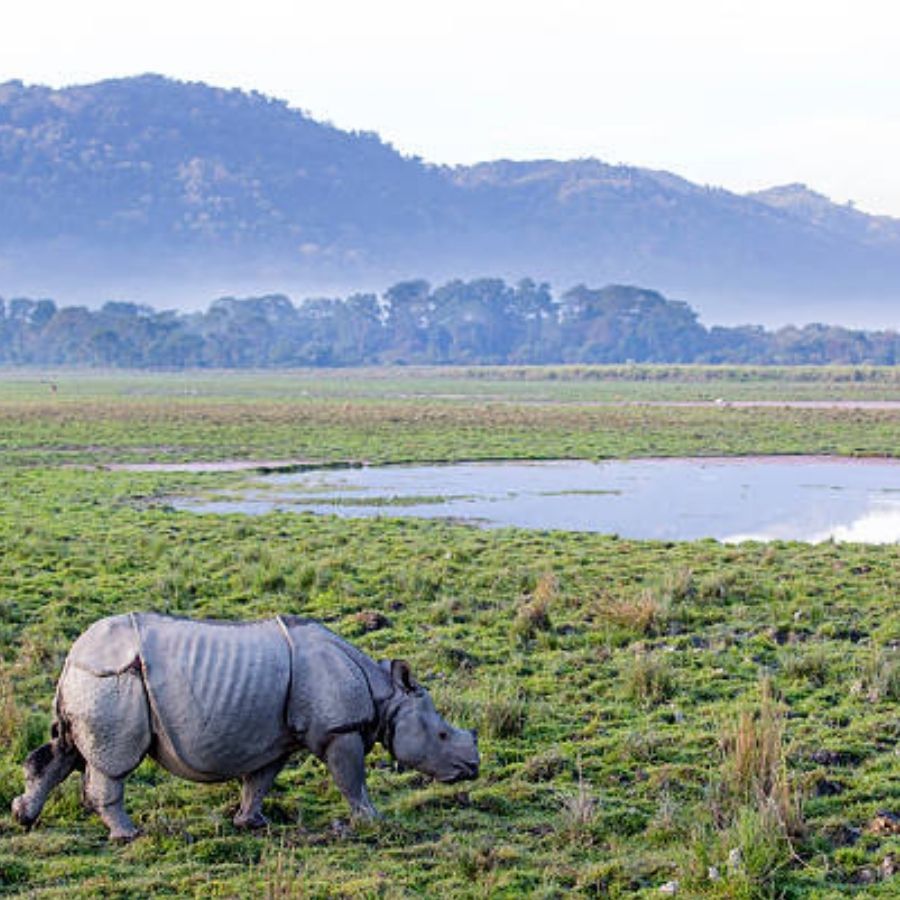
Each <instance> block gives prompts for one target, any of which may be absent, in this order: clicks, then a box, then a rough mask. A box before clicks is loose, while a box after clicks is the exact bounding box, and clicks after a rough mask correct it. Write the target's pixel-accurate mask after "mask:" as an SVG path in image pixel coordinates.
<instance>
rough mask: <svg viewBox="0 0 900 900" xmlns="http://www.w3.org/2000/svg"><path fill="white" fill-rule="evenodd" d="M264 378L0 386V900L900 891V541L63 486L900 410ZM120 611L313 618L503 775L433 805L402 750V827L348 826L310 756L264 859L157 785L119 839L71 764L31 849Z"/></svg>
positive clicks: (842, 433)
mask: <svg viewBox="0 0 900 900" xmlns="http://www.w3.org/2000/svg"><path fill="white" fill-rule="evenodd" d="M167 377H168V376H167ZM173 377H174V376H173ZM254 377H255V376H247V378H248V379H249V380H248V381H246V382H240V383H238V382H237V381H236V382H234V385H235V387H234V394H233V395H230V396H223V397H222V398H220V399H216V398H213V399H209V398H206V399H203V400H196V401H195V400H189V399H183V400H180V399H177V398H172V397H169V398H165V397H162V396H160V397H156V398H154V399H152V400H148V399H147V398H146V397H136V396H134V395H127V396H125V395H120V394H118V393H117V391H118V390H119V388H120V387H121V385H122V383H123V380H122V379H120V378H116V379H113V380H111V381H109V382H106V381H102V380H97V381H96V383H95V385H94V387H92V388H91V390H90V391H89V392H88V393H87V394H86V395H85V396H84V397H81V398H80V399H78V400H71V401H66V402H65V403H64V404H59V406H61V407H63V408H64V410H63V411H62V412H61V411H60V409H59V407H58V406H54V405H53V401H52V399H51V398H40V399H38V398H33V397H18V398H17V397H12V396H10V393H9V392H7V390H6V387H5V386H4V387H3V388H2V389H0V440H2V441H3V446H4V448H5V450H4V454H3V461H2V465H0V497H3V501H2V507H0V547H2V554H0V809H2V810H4V812H0V893H6V894H9V895H17V894H20V895H23V896H38V897H60V898H62V897H67V898H69V897H96V896H99V897H143V896H199V897H246V896H270V897H291V896H298V897H300V896H312V897H330V896H373V897H377V896H385V897H395V896H444V897H448V896H454V897H455V896H462V897H481V896H499V897H521V896H542V897H562V896H565V895H568V894H572V893H574V894H576V895H583V896H634V895H637V896H640V895H644V896H647V897H656V896H661V895H660V894H659V891H658V888H659V886H660V885H662V884H664V883H665V882H668V881H670V880H672V879H677V880H678V881H679V882H680V884H681V889H680V895H681V896H690V897H709V898H743V897H747V898H750V897H807V896H809V897H822V898H825V897H844V896H848V897H849V896H866V897H870V896H871V897H885V898H886V897H890V896H896V891H897V887H898V882H897V880H896V879H894V880H893V881H891V880H889V879H888V880H884V879H882V878H881V873H882V866H883V864H884V861H885V859H886V858H888V857H889V856H890V855H891V854H894V855H895V856H896V855H897V854H898V853H900V837H898V836H897V835H891V834H888V833H884V832H883V831H882V830H879V829H877V828H873V829H872V830H870V829H869V826H870V824H872V823H873V822H874V820H875V816H876V813H877V812H878V811H879V810H889V811H893V812H900V756H898V754H897V752H896V747H897V743H898V738H900V717H898V712H897V710H898V703H900V614H898V611H897V597H898V595H900V548H898V547H896V546H881V547H864V546H853V545H833V544H822V545H817V546H807V545H802V544H772V545H760V544H747V545H740V546H730V547H726V546H722V545H719V544H716V543H714V542H711V541H703V542H696V543H655V542H639V541H626V540H617V539H614V538H609V537H602V536H598V535H589V534H564V533H547V532H527V531H520V530H515V529H505V530H493V531H482V530H478V529H475V528H470V527H462V526H453V525H449V524H445V523H440V522H428V521H414V520H403V519H392V518H384V519H378V520H343V519H338V518H335V517H316V516H313V515H311V514H308V513H292V514H286V513H280V514H272V515H267V516H261V517H248V518H245V517H240V516H221V517H219V516H192V515H190V514H187V513H179V512H173V511H170V510H166V509H165V508H161V507H159V506H157V505H155V504H154V503H148V502H147V501H148V500H152V498H154V497H157V496H160V495H164V494H167V493H170V492H177V491H195V490H198V489H199V490H214V489H220V488H222V487H223V486H226V485H229V484H232V483H234V481H235V479H236V476H230V475H222V474H220V475H198V474H165V475H164V474H147V473H129V472H106V471H100V470H95V469H91V468H88V469H82V468H71V467H66V466H65V465H61V463H65V462H68V461H70V460H73V459H74V460H77V461H79V462H81V463H86V462H90V461H93V460H97V459H100V460H110V459H121V458H131V459H146V458H165V457H171V456H179V455H180V456H182V457H183V458H192V457H195V458H227V457H230V456H243V457H244V458H249V457H252V456H254V455H256V454H259V455H260V456H265V457H269V458H271V457H275V456H283V457H284V458H298V457H303V456H306V455H309V456H313V455H315V457H316V458H319V459H324V460H335V459H342V458H359V457H363V458H372V459H385V460H394V459H409V458H412V459H429V458H430V459H442V458H443V459H448V458H456V457H466V456H471V457H473V458H478V457H481V458H483V457H484V456H489V455H497V456H504V455H507V456H523V455H524V456H527V455H531V454H536V453H540V454H544V455H548V456H568V455H578V454H580V453H587V454H588V455H596V453H597V452H598V451H600V450H601V449H602V450H604V451H605V452H607V453H609V454H610V455H620V454H623V453H644V454H647V453H652V452H663V451H664V450H666V449H668V450H669V451H671V452H679V450H678V448H684V447H693V448H695V449H696V450H697V452H713V451H716V452H729V451H730V450H733V448H751V449H753V450H755V451H760V450H761V449H763V448H764V447H768V448H772V451H771V452H778V450H781V451H784V450H785V449H791V448H804V449H807V450H809V449H812V448H813V447H815V446H817V444H821V445H824V446H827V447H831V448H832V449H831V452H837V451H840V450H841V449H844V450H846V451H847V452H882V453H894V452H896V447H897V446H900V441H898V440H897V438H898V437H900V435H898V415H897V414H896V413H890V412H883V413H881V414H880V415H878V416H871V415H869V414H866V415H862V414H860V413H858V412H846V411H845V412H842V413H840V414H838V413H826V412H822V411H802V412H803V413H804V415H802V416H801V415H795V414H796V413H798V412H799V411H791V415H784V416H780V415H773V413H772V411H770V410H764V411H762V410H752V411H745V410H741V411H738V410H710V411H706V410H704V411H702V412H703V416H702V417H701V416H699V415H698V416H697V417H696V418H695V417H693V415H692V414H693V413H694V412H699V411H687V412H688V414H687V415H684V413H685V411H684V410H678V411H677V414H676V412H675V411H672V410H665V409H663V410H657V409H653V410H651V411H650V412H649V413H647V414H646V417H644V414H645V411H641V412H640V414H638V413H634V412H633V411H621V410H615V411H614V412H615V415H613V414H612V413H610V412H609V411H600V412H597V411H596V410H594V409H592V408H570V406H569V405H568V404H567V403H566V404H547V405H546V407H543V408H540V409H538V410H537V412H535V408H534V406H533V405H527V406H526V405H519V404H508V403H504V404H497V405H494V404H486V405H485V404H482V403H481V401H479V400H477V399H476V400H472V399H461V400H456V401H449V400H447V401H441V402H440V403H438V402H437V401H435V402H434V403H431V402H426V403H414V402H412V401H410V400H403V399H397V398H393V397H387V398H384V397H382V398H370V399H365V398H363V399H358V400H342V401H341V402H340V403H338V402H336V401H333V400H328V399H322V398H312V399H311V398H296V399H291V400H277V401H276V400H272V399H268V396H267V389H263V388H262V387H260V384H259V383H258V382H253V381H252V379H253V378H254ZM266 377H267V378H268V376H266ZM342 377H343V376H334V380H335V381H338V380H340V378H342ZM126 380H127V379H126ZM165 381H166V379H165V378H161V379H159V381H157V380H155V379H153V378H148V379H147V381H146V383H147V384H148V385H149V386H150V387H151V388H152V387H153V385H158V384H160V383H163V382H165ZM64 389H65V387H64V386H63V388H62V389H61V393H62V392H63V390H64ZM335 389H336V390H337V386H335ZM222 390H224V388H222ZM242 391H246V392H248V393H253V392H255V391H259V393H258V395H256V396H254V397H253V398H248V397H241V396H240V395H241V393H242ZM58 397H59V395H57V399H58ZM779 412H781V411H779ZM707 413H709V414H715V415H710V416H709V418H706V416H707ZM745 413H746V415H745ZM620 414H621V415H622V416H623V418H618V416H619V415H620ZM723 414H724V415H723ZM595 416H596V417H597V418H594V417H595ZM632 416H637V418H632ZM598 431H602V432H603V433H602V434H598V433H597V432H598ZM714 436H715V440H713V437H714ZM485 443H487V444H488V446H484V444H485ZM819 449H821V448H819ZM588 451H591V452H590V453H588ZM239 477H240V478H244V477H245V476H239ZM386 511H388V512H389V510H386ZM130 609H155V610H160V611H170V612H176V613H179V614H186V615H196V616H216V617H225V618H252V617H259V616H265V615H270V614H272V613H274V612H290V613H298V614H303V615H309V616H313V617H316V618H319V619H322V620H323V621H325V622H326V623H327V624H329V625H330V627H332V628H334V629H335V630H337V631H338V632H340V633H341V634H344V635H346V636H347V637H349V638H351V639H352V640H354V641H355V642H356V643H357V644H358V645H359V646H361V647H362V648H364V649H365V650H366V651H367V652H369V653H370V654H371V655H373V656H374V657H376V658H393V657H404V658H407V659H409V660H410V662H411V663H412V664H413V668H414V671H415V672H416V673H417V675H418V676H419V677H420V678H421V679H422V680H423V681H424V682H425V683H426V684H428V686H429V687H430V688H431V689H432V692H433V694H434V696H435V699H436V702H437V703H438V706H439V707H441V708H442V709H444V710H445V711H446V712H447V714H448V717H449V718H451V719H452V720H453V721H455V722H456V723H458V724H460V725H465V726H469V727H473V726H477V727H478V728H479V730H480V735H481V747H482V754H483V768H482V775H481V778H480V779H479V780H478V781H476V782H473V783H469V784H465V785H456V786H450V787H447V786H436V785H432V784H429V783H427V782H426V781H425V780H424V779H422V778H421V777H420V776H418V775H416V774H415V773H398V772H395V771H393V770H392V768H391V767H390V766H389V765H388V764H387V763H388V760H387V757H386V756H385V754H384V753H383V752H382V751H380V750H379V751H377V752H376V753H375V754H374V755H373V756H372V757H370V766H369V770H370V787H371V793H372V796H373V799H374V801H375V803H376V805H377V806H379V808H380V809H381V810H382V812H383V813H384V814H385V819H384V821H383V822H380V823H378V824H376V825H373V826H359V827H357V828H354V829H348V828H346V827H344V825H343V824H340V823H339V824H338V825H335V824H334V823H335V822H336V820H341V822H343V821H345V820H346V815H347V811H346V808H345V806H344V803H343V801H342V800H341V798H340V796H339V794H338V792H337V790H336V789H335V788H334V786H333V784H332V783H331V781H330V779H329V778H328V776H327V774H326V773H325V771H324V769H323V768H322V766H321V765H320V764H319V763H318V762H317V761H316V760H310V759H302V758H298V759H297V761H296V763H295V764H294V765H292V766H291V767H290V768H288V769H287V770H286V771H285V772H284V773H283V774H282V775H281V776H280V778H279V780H278V783H277V785H276V788H275V790H274V791H273V793H272V795H271V796H270V798H269V801H268V803H267V813H268V815H269V817H270V819H271V820H272V822H273V825H272V827H271V829H270V831H269V833H266V834H262V835H255V836H246V835H242V834H239V833H238V832H237V831H236V830H235V829H234V828H233V827H232V825H231V823H230V816H231V813H232V812H233V810H234V808H235V806H236V800H237V790H236V786H235V785H219V786H208V785H207V786H204V785H197V784H190V783H187V782H183V781H179V780H177V779H175V778H173V777H171V776H169V775H168V774H166V773H165V772H163V771H162V770H160V769H159V768H158V767H156V766H154V765H153V764H150V763H145V764H143V765H142V766H141V767H140V769H139V770H138V771H137V772H136V773H135V774H134V775H133V776H132V778H131V779H130V782H129V787H128V806H129V809H130V811H131V813H132V814H133V816H134V818H135V819H136V821H137V822H138V823H139V824H140V825H141V827H142V828H143V829H144V830H145V832H146V836H145V837H144V838H142V839H141V840H139V841H137V842H135V843H134V844H132V845H130V846H128V847H124V848H123V847H115V846H110V845H109V844H108V843H107V842H106V840H105V836H104V829H103V827H102V826H101V824H100V822H99V820H98V819H97V818H96V817H93V816H89V815H88V814H87V813H85V812H83V811H82V810H81V808H80V804H79V798H78V776H77V775H73V776H72V777H71V778H70V779H69V781H68V782H67V783H66V784H65V785H64V786H63V788H62V789H61V790H59V791H58V792H57V794H56V795H55V796H54V798H53V799H52V800H51V801H50V803H49V804H48V806H47V808H46V810H45V814H44V817H43V820H42V822H41V823H40V825H39V826H38V827H37V828H36V829H35V830H34V831H33V832H31V833H24V832H21V831H20V830H19V829H18V828H17V827H16V826H15V825H14V823H13V822H12V821H11V819H10V817H9V816H8V814H6V813H5V810H7V809H8V806H9V802H10V801H11V799H12V797H13V796H14V795H15V794H16V793H17V792H18V791H19V790H20V788H21V774H20V765H21V761H22V759H23V757H24V755H25V754H26V753H27V752H28V751H29V750H30V749H31V748H33V747H35V746H37V745H38V744H40V743H42V742H43V741H44V740H45V739H46V730H47V726H48V722H49V712H50V704H51V700H52V694H53V685H54V682H55V679H56V677H57V674H58V671H59V668H60V665H61V663H62V660H63V658H64V655H65V652H66V649H67V647H68V646H69V644H70V642H71V641H72V639H73V638H74V637H75V636H76V635H77V634H78V633H79V632H80V630H81V629H83V628H84V627H85V626H86V625H87V624H89V623H90V622H91V621H93V620H94V619H96V618H98V617H99V616H102V615H107V614H110V613H113V612H117V611H123V610H130ZM373 613H380V614H381V615H382V618H381V619H379V618H378V617H377V616H373V615H372V614H373ZM372 621H376V622H377V625H378V626H380V627H377V628H374V629H373V628H370V627H369V623H370V622H372ZM738 856H739V858H740V862H739V864H738V865H735V866H732V867H731V868H730V867H729V857H731V858H732V860H735V859H737V857H738ZM711 866H712V867H715V869H716V870H717V871H718V873H719V877H718V879H716V880H710V878H709V869H710V867H711Z"/></svg>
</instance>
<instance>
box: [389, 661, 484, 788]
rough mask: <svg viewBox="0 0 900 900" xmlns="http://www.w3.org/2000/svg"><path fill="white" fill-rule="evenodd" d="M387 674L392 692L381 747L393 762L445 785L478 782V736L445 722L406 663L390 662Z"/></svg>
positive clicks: (474, 732) (471, 731) (473, 732)
mask: <svg viewBox="0 0 900 900" xmlns="http://www.w3.org/2000/svg"><path fill="white" fill-rule="evenodd" d="M383 665H386V664H383ZM390 674H391V682H392V684H393V688H394V692H393V695H392V697H391V700H390V703H389V705H388V709H387V710H386V713H387V716H386V718H387V727H386V728H385V740H384V741H383V743H385V746H386V747H387V749H388V751H389V752H390V754H391V755H392V756H393V757H394V759H395V760H397V762H398V763H400V765H401V766H403V767H404V768H410V769H416V770H417V771H419V772H423V773H424V774H425V775H429V776H431V777H432V778H434V779H435V780H436V781H441V782H444V783H445V784H453V783H454V782H456V781H464V780H468V779H472V778H477V777H478V765H479V757H478V733H477V732H476V731H475V730H474V729H472V730H470V729H466V728H454V727H453V726H452V725H450V724H449V723H448V722H446V721H445V720H444V718H443V717H442V716H441V715H440V713H438V711H437V710H436V709H435V708H434V703H433V702H432V700H431V695H430V694H429V693H428V691H426V690H425V688H423V687H422V686H421V685H420V684H418V682H416V680H415V679H414V678H413V676H412V672H411V671H410V668H409V665H408V664H407V663H406V662H404V661H403V660H400V659H395V660H393V661H392V662H391V663H390Z"/></svg>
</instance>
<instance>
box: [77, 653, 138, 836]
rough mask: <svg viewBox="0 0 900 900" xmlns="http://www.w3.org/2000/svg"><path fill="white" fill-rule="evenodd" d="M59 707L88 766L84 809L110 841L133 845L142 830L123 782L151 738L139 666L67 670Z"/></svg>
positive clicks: (83, 789) (84, 789) (135, 765)
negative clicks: (103, 671) (126, 803)
mask: <svg viewBox="0 0 900 900" xmlns="http://www.w3.org/2000/svg"><path fill="white" fill-rule="evenodd" d="M59 702H60V707H61V709H62V710H63V712H64V716H65V719H66V722H67V727H68V729H69V730H70V731H71V734H72V739H73V741H74V743H75V745H76V746H77V748H78V751H79V753H80V754H81V756H82V757H83V758H84V760H85V763H86V765H87V768H86V770H85V774H84V782H83V785H82V796H83V799H84V801H85V805H86V806H87V807H88V808H89V809H92V810H94V811H95V812H96V813H98V814H99V816H100V818H101V819H103V822H104V823H105V824H106V826H107V827H108V828H109V836H110V839H111V840H117V841H126V840H131V839H132V838H134V837H136V836H137V834H138V830H137V829H136V828H135V826H134V823H133V822H132V821H131V819H129V818H128V816H127V814H126V813H125V809H124V807H123V806H122V797H123V794H124V790H125V788H124V784H125V778H126V777H127V776H128V775H129V774H130V773H131V772H132V771H133V770H134V769H135V768H137V766H138V765H139V764H140V762H141V760H142V759H143V758H144V756H145V755H146V753H147V751H148V750H149V749H150V744H151V740H152V736H153V735H152V730H151V725H150V705H149V702H148V700H147V695H146V692H145V690H144V684H143V681H142V679H141V675H140V671H139V666H138V665H136V664H135V665H131V666H127V667H126V668H125V669H123V671H121V672H119V673H116V674H113V675H97V674H94V673H92V672H90V671H88V670H87V669H84V668H82V667H81V666H78V665H69V666H67V667H66V670H65V672H64V674H63V677H62V679H61V681H60V690H59Z"/></svg>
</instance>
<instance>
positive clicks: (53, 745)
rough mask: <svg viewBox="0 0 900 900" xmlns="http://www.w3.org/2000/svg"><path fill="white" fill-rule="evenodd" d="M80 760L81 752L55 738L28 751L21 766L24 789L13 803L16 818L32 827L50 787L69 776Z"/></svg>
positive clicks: (26, 825)
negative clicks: (22, 766)
mask: <svg viewBox="0 0 900 900" xmlns="http://www.w3.org/2000/svg"><path fill="white" fill-rule="evenodd" d="M81 761H82V760H81V755H80V754H79V753H78V751H77V750H76V749H75V748H74V747H73V746H71V745H66V744H64V743H63V742H61V741H58V740H54V741H51V742H50V743H49V744H44V745H43V746H42V747H38V749H37V750H35V751H34V752H32V753H30V754H29V755H28V759H26V760H25V767H24V768H25V793H24V794H22V795H21V796H19V797H16V799H15V800H13V803H12V812H13V815H14V816H15V818H16V821H17V822H18V823H19V824H20V825H22V826H24V827H25V828H31V826H32V825H34V823H35V822H36V821H37V819H38V816H40V814H41V810H42V809H43V808H44V804H45V803H46V802H47V797H48V795H49V794H50V791H52V790H53V788H55V787H56V786H57V785H58V784H59V783H60V782H62V781H64V780H65V779H66V778H68V776H69V775H70V774H71V772H72V770H73V769H74V768H75V767H76V766H78V764H79V763H80V762H81Z"/></svg>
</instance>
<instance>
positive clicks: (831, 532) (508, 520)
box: [175, 457, 900, 543]
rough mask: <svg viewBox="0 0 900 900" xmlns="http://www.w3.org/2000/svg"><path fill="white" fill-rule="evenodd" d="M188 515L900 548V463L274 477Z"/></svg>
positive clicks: (692, 463)
mask: <svg viewBox="0 0 900 900" xmlns="http://www.w3.org/2000/svg"><path fill="white" fill-rule="evenodd" d="M175 505H176V506H177V507H179V508H181V509H188V510H193V511H195V512H207V513H234V512H238V513H246V514H260V513H266V512H270V511H272V510H293V511H296V512H303V511H308V512H315V513H332V514H337V515H340V516H377V515H390V516H397V515H402V516H418V517H428V518H447V519H454V520H461V521H469V522H473V523H476V524H481V525H484V526H488V527H499V526H508V525H513V526H519V527H525V528H538V529H562V530H567V531H593V532H602V533H609V534H618V535H620V536H622V537H628V538H650V539H662V540H693V539H698V538H715V539H717V540H721V541H730V542H736V541H742V540H763V541H765V540H799V541H809V542H817V541H823V540H828V539H834V540H838V541H858V542H863V543H893V542H897V541H900V461H892V460H847V459H834V458H815V457H754V458H744V459H643V460H610V461H605V462H586V461H558V462H485V463H459V464H444V465H408V466H396V465H395V466H382V467H377V466H367V467H361V468H346V469H318V470H312V471H305V472H294V473H290V474H270V475H265V476H260V477H258V478H256V479H254V480H252V481H249V482H248V483H247V485H246V487H243V488H240V489H235V490H232V491H229V492H222V493H220V494H218V495H216V496H215V497H212V498H210V497H206V498H181V499H180V500H178V501H176V502H175Z"/></svg>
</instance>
